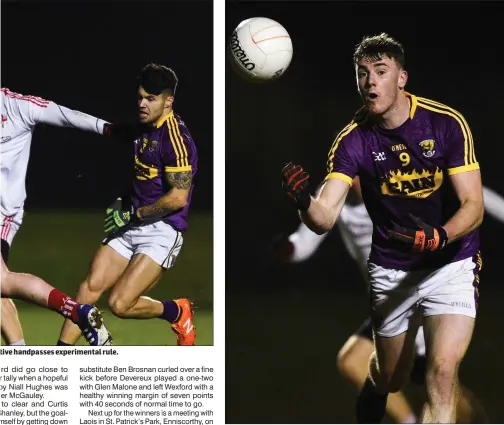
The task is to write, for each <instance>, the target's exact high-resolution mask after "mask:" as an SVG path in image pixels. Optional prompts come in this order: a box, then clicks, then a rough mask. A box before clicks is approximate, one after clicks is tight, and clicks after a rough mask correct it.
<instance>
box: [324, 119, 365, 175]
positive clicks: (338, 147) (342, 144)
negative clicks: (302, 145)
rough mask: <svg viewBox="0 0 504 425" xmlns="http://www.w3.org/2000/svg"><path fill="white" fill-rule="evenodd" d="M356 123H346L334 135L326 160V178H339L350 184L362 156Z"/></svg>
mask: <svg viewBox="0 0 504 425" xmlns="http://www.w3.org/2000/svg"><path fill="white" fill-rule="evenodd" d="M356 127H357V124H356V123H351V124H349V125H347V126H346V127H345V128H344V129H343V130H342V131H341V132H340V133H339V134H338V136H337V137H336V140H335V141H334V143H333V145H332V146H331V150H330V151H329V159H328V161H327V176H326V180H328V179H334V178H337V179H341V180H344V181H346V182H347V183H348V184H349V185H352V182H353V179H354V178H355V176H356V175H357V172H358V169H359V164H360V162H361V157H362V145H361V140H360V137H359V135H358V132H357V131H355V128H356Z"/></svg>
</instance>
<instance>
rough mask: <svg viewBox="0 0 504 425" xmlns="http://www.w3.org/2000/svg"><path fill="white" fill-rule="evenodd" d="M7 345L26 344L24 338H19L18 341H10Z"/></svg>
mask: <svg viewBox="0 0 504 425" xmlns="http://www.w3.org/2000/svg"><path fill="white" fill-rule="evenodd" d="M9 345H26V344H25V340H24V339H20V340H19V341H16V342H12V343H10V344H9Z"/></svg>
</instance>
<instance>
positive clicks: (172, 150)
mask: <svg viewBox="0 0 504 425" xmlns="http://www.w3.org/2000/svg"><path fill="white" fill-rule="evenodd" d="M134 154H135V157H134V160H135V175H134V177H133V187H132V193H131V201H132V203H133V205H134V206H135V207H136V208H139V207H144V206H146V205H150V204H153V203H154V202H156V201H157V200H158V199H160V198H161V197H162V196H163V195H165V194H166V193H167V192H169V191H170V189H171V187H170V186H169V184H168V182H167V180H166V176H165V173H177V172H184V171H190V172H191V173H192V176H193V179H194V175H195V174H196V172H197V170H198V154H197V150H196V146H195V144H194V141H193V139H192V137H191V135H190V133H189V130H188V129H187V127H186V125H185V124H184V122H183V121H182V120H181V119H180V117H179V116H178V115H177V114H174V113H173V111H172V112H170V113H169V114H168V115H167V116H165V117H164V118H163V119H162V120H161V121H160V122H158V123H157V125H156V126H155V127H153V128H152V130H150V131H148V132H145V133H143V134H142V136H141V137H140V138H138V139H137V140H135V143H134ZM193 187H194V186H191V189H190V192H189V197H188V200H187V204H186V206H185V207H184V208H183V209H181V210H179V211H176V212H174V213H172V214H169V215H167V216H164V217H162V220H163V221H164V222H165V223H168V224H170V225H171V226H172V227H173V228H175V229H176V230H179V231H181V232H183V231H185V230H186V229H187V226H188V214H189V205H190V203H191V196H192V192H193Z"/></svg>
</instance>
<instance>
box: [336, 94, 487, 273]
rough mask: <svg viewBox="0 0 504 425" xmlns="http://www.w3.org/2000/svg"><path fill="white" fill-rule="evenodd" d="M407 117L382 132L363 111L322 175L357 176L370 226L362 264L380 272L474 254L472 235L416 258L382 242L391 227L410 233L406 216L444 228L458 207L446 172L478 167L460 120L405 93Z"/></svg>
mask: <svg viewBox="0 0 504 425" xmlns="http://www.w3.org/2000/svg"><path fill="white" fill-rule="evenodd" d="M407 96H408V97H409V98H410V103H411V109H410V116H409V119H408V120H407V121H406V122H404V123H403V124H402V125H401V126H400V127H398V128H395V129H392V130H388V129H383V128H380V127H379V126H377V125H374V124H373V123H372V122H371V120H367V117H366V113H365V108H363V109H362V110H361V111H359V112H358V113H357V115H356V117H355V118H354V120H353V121H352V122H351V123H350V124H348V125H347V126H346V127H345V128H344V129H343V130H342V131H341V132H340V134H339V135H338V136H337V138H336V140H335V141H334V143H333V145H332V147H331V150H330V152H329V160H328V175H327V177H326V179H327V178H339V179H342V180H344V181H346V182H348V183H349V184H352V180H353V178H354V177H355V176H357V175H358V176H359V178H360V182H361V187H362V196H363V198H364V203H365V205H366V208H367V210H368V212H369V215H370V217H371V219H372V221H373V224H374V226H373V244H372V248H371V254H370V257H369V261H370V262H371V263H374V264H377V265H380V266H382V267H385V268H390V269H398V270H414V269H426V268H438V267H442V266H443V265H446V264H448V263H451V262H454V261H458V260H462V259H465V258H468V257H471V256H473V255H475V254H476V253H477V252H478V251H479V232H478V230H474V231H472V232H471V233H469V234H467V235H466V236H464V237H462V238H461V239H460V240H458V241H456V242H454V243H451V244H449V245H447V246H446V247H445V249H443V250H440V251H434V252H424V253H416V252H411V251H407V250H405V248H404V245H398V244H397V242H393V241H389V240H388V239H387V229H390V228H391V227H392V223H396V224H399V225H401V226H404V227H409V228H413V229H415V228H417V227H416V225H415V223H414V222H413V221H412V219H411V218H410V216H409V213H411V214H413V215H416V216H417V217H420V218H421V219H422V220H423V221H424V222H426V223H428V224H430V225H432V226H443V225H444V224H445V223H446V222H447V221H448V220H449V219H450V218H451V217H452V216H453V214H454V213H455V212H456V211H457V210H458V208H459V207H460V202H459V201H458V199H457V197H456V195H455V191H454V190H453V187H452V186H451V184H450V180H449V178H448V176H449V175H453V174H457V173H463V172H467V171H472V170H477V169H479V165H478V162H477V161H476V155H475V151H474V145H473V138H472V135H471V130H470V129H469V126H468V125H467V122H466V120H465V119H464V117H463V116H462V115H461V114H460V113H459V112H457V111H455V110H454V109H452V108H449V107H448V106H445V105H443V104H441V103H438V102H434V101H432V100H428V99H424V98H421V97H416V96H413V95H410V94H408V93H407Z"/></svg>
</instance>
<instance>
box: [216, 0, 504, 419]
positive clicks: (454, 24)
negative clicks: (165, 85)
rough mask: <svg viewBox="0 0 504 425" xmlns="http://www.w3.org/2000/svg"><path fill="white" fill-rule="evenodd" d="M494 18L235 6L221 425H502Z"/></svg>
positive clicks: (229, 9)
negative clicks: (458, 424)
mask: <svg viewBox="0 0 504 425" xmlns="http://www.w3.org/2000/svg"><path fill="white" fill-rule="evenodd" d="M454 9H456V10H454ZM498 17H499V15H498V13H497V9H496V5H495V4H492V3H486V2H482V3H472V2H467V3H458V4H457V5H456V7H455V4H454V3H452V2H437V3H429V4H424V3H422V2H408V3H406V4H402V5H401V4H400V3H397V2H336V1H335V2H331V1H324V2H303V1H295V2H294V1H293V2H288V1H277V2H273V1H272V2H268V1H263V2H248V1H230V0H228V1H227V3H226V35H227V37H228V38H227V40H226V42H227V45H226V49H227V64H226V175H227V178H226V182H225V187H226V213H227V214H226V215H227V217H226V388H227V391H226V423H256V424H258V423H268V424H274V423H291V424H293V423H311V424H314V423H499V422H502V421H504V414H503V411H502V409H501V385H500V384H501V382H503V380H504V365H503V364H502V362H500V361H499V357H500V356H499V355H498V353H499V352H500V351H501V350H502V349H503V348H504V340H503V338H502V336H501V335H502V332H501V329H502V327H503V326H504V317H503V316H502V314H501V313H500V309H501V303H502V301H501V300H502V299H504V298H503V297H504V290H503V287H502V285H501V276H500V275H499V273H500V272H499V270H500V267H499V262H500V261H501V258H500V257H501V254H500V251H501V250H500V248H499V246H500V242H501V237H502V236H503V235H504V180H503V179H502V173H501V167H502V166H501V164H500V163H501V158H502V156H503V155H504V145H503V144H502V143H501V141H500V138H501V136H500V134H501V132H502V130H501V122H500V121H501V120H500V110H501V109H502V105H501V102H500V98H501V97H502V96H503V95H504V88H503V86H502V84H500V80H501V78H500V76H501V75H502V66H503V59H502V58H503V57H504V47H503V46H504V45H503V44H502V35H501V30H500V28H499V25H500V22H499V18H498ZM476 28H477V30H476ZM482 359H485V361H482Z"/></svg>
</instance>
